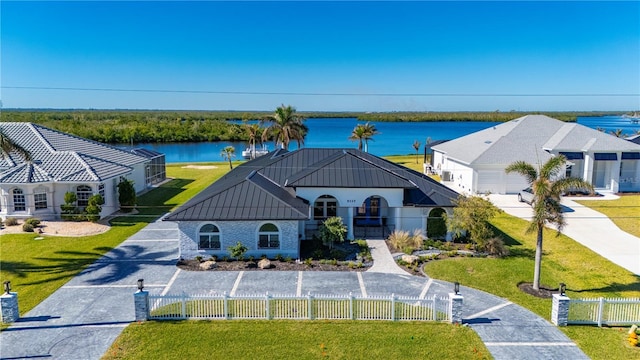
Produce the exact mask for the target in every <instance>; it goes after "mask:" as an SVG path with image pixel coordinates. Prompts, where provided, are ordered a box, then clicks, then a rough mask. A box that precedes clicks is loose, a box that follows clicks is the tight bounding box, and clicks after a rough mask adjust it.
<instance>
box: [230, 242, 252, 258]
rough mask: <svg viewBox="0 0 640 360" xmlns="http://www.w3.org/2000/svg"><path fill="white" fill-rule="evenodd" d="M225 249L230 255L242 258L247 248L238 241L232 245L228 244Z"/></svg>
mask: <svg viewBox="0 0 640 360" xmlns="http://www.w3.org/2000/svg"><path fill="white" fill-rule="evenodd" d="M227 250H229V254H231V257H233V258H236V259H238V260H242V259H243V258H244V254H245V253H246V252H247V251H248V250H249V249H248V248H247V247H246V246H245V245H244V244H243V243H241V242H240V241H238V242H236V244H235V245H234V246H229V247H228V248H227Z"/></svg>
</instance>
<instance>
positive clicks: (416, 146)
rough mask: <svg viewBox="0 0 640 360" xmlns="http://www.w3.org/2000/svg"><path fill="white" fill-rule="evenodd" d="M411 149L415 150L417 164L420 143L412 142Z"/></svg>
mask: <svg viewBox="0 0 640 360" xmlns="http://www.w3.org/2000/svg"><path fill="white" fill-rule="evenodd" d="M413 148H414V149H415V150H416V164H417V163H418V154H419V153H418V152H419V151H420V141H418V140H414V141H413Z"/></svg>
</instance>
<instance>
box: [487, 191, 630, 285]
mask: <svg viewBox="0 0 640 360" xmlns="http://www.w3.org/2000/svg"><path fill="white" fill-rule="evenodd" d="M615 198H617V197H616V196H615V195H613V194H605V196H604V197H595V198H588V197H581V198H580V200H607V199H615ZM489 199H490V200H491V202H493V203H494V204H495V205H496V206H497V207H499V208H501V209H502V210H504V211H505V212H506V213H507V214H509V215H512V216H517V217H519V218H521V219H524V220H527V221H529V220H531V216H532V214H531V206H530V205H529V204H526V203H521V202H518V199H517V197H516V195H497V194H491V195H489ZM562 205H563V206H564V208H565V211H564V217H565V220H566V222H567V225H566V226H565V227H564V229H563V230H562V233H563V234H565V235H567V236H568V237H570V238H572V239H573V240H575V241H576V242H578V243H580V244H582V245H584V246H586V247H588V248H589V249H591V250H593V251H594V252H596V253H598V254H600V255H601V256H603V257H604V258H606V259H609V260H610V261H611V262H613V263H614V264H617V265H619V266H621V267H623V268H625V269H627V270H629V271H631V272H632V273H634V274H636V275H640V238H638V237H636V236H633V235H631V234H629V233H626V232H624V231H622V230H620V228H619V227H618V226H616V225H615V224H614V223H613V221H611V220H610V219H609V218H608V217H607V216H606V215H604V214H602V213H599V212H597V211H595V210H592V209H590V208H588V207H586V206H584V205H581V204H578V203H576V202H575V201H573V200H572V199H571V198H566V197H565V198H563V199H562Z"/></svg>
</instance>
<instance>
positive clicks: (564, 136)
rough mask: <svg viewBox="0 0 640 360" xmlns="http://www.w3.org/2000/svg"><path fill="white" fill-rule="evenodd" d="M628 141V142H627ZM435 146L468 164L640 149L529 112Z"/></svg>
mask: <svg viewBox="0 0 640 360" xmlns="http://www.w3.org/2000/svg"><path fill="white" fill-rule="evenodd" d="M626 143H629V142H626ZM433 149H434V150H436V151H438V152H441V153H444V154H446V155H447V157H449V158H451V159H455V160H457V161H459V162H462V163H464V164H468V165H481V164H483V165H508V164H511V163H512V162H514V161H518V160H522V161H526V162H528V163H532V164H538V163H543V162H545V161H546V160H547V159H548V158H549V157H550V156H551V155H550V154H549V153H548V152H547V151H545V150H549V151H638V150H639V149H640V147H635V148H633V144H632V145H631V146H629V145H628V144H625V141H624V140H622V139H618V138H616V137H615V136H612V135H608V134H605V133H602V132H600V131H597V130H594V129H591V128H588V127H586V126H583V125H580V124H573V123H565V122H562V121H560V120H556V119H553V118H550V117H548V116H544V115H526V116H523V117H520V118H517V119H515V120H511V121H508V122H505V123H502V124H500V125H496V126H493V127H490V128H488V129H485V130H480V131H477V132H475V133H472V134H469V135H466V136H463V137H460V138H457V139H455V140H451V141H448V142H446V143H443V144H439V145H436V146H434V147H433Z"/></svg>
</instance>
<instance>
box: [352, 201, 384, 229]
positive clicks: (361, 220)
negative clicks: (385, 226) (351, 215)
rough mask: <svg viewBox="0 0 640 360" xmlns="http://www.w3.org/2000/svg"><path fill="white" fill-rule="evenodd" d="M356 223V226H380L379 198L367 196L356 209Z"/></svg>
mask: <svg viewBox="0 0 640 360" xmlns="http://www.w3.org/2000/svg"><path fill="white" fill-rule="evenodd" d="M356 225H358V226H380V225H382V221H381V219H380V198H379V197H374V196H372V197H370V198H367V199H366V200H365V201H364V202H363V203H362V205H361V206H360V207H358V208H357V211H356Z"/></svg>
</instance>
